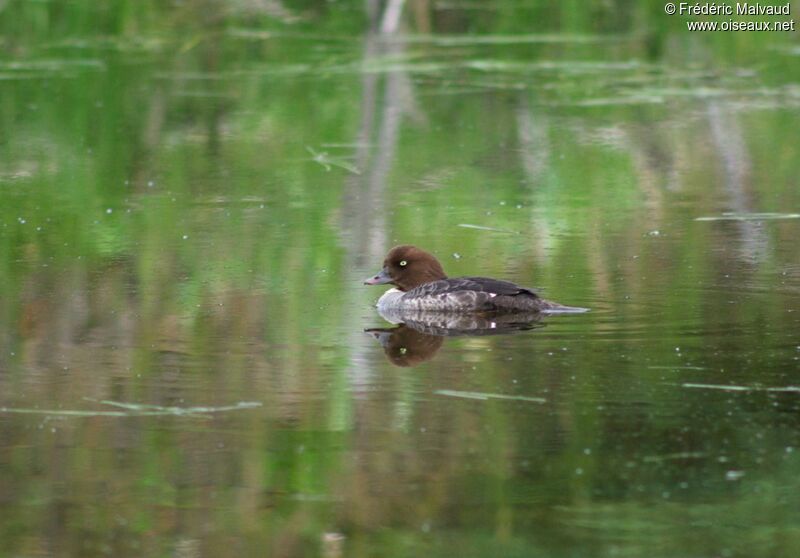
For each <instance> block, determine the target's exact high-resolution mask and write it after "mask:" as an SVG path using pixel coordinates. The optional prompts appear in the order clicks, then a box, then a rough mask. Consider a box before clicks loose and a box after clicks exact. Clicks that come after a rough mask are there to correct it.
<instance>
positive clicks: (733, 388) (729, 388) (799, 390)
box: [681, 383, 800, 393]
mask: <svg viewBox="0 0 800 558" xmlns="http://www.w3.org/2000/svg"><path fill="white" fill-rule="evenodd" d="M681 387H685V388H696V389H718V390H722V391H770V392H783V393H800V386H786V387H765V386H734V385H720V384H690V383H685V384H681Z"/></svg>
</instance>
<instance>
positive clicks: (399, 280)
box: [364, 245, 588, 313]
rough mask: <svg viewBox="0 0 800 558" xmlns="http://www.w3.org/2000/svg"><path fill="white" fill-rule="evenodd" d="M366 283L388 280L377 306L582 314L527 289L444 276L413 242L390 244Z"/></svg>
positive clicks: (381, 282)
mask: <svg viewBox="0 0 800 558" xmlns="http://www.w3.org/2000/svg"><path fill="white" fill-rule="evenodd" d="M364 284H366V285H384V284H392V285H394V286H395V287H397V288H395V289H389V290H388V291H386V292H385V293H384V294H383V296H382V297H381V298H380V299H379V300H378V309H379V310H410V311H425V312H498V313H505V312H548V313H560V312H586V311H587V310H588V308H577V307H574V306H564V305H561V304H558V303H557V302H552V301H549V300H545V299H543V298H541V297H540V296H539V295H537V294H536V293H535V292H533V291H532V290H530V289H526V288H524V287H520V286H519V285H515V284H514V283H511V282H510V281H501V280H499V279H489V278H488V277H457V278H452V279H449V278H448V277H447V275H445V273H444V269H442V265H441V264H440V263H439V261H438V260H437V259H436V258H435V257H433V256H432V255H431V254H429V253H428V252H426V251H425V250H422V249H420V248H417V247H416V246H409V245H403V246H395V247H394V248H392V249H391V250H390V251H389V253H388V254H387V255H386V259H385V260H383V269H382V270H381V271H380V273H378V274H377V275H375V276H374V277H370V278H369V279H367V280H366V281H364Z"/></svg>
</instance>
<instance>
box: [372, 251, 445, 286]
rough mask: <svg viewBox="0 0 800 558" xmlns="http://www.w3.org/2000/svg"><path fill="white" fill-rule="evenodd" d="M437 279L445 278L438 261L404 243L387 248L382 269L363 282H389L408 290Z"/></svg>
mask: <svg viewBox="0 0 800 558" xmlns="http://www.w3.org/2000/svg"><path fill="white" fill-rule="evenodd" d="M439 279H447V275H445V273H444V270H443V269H442V265H441V264H440V263H439V261H438V260H437V259H436V258H434V257H433V256H432V255H431V254H429V253H428V252H426V251H425V250H422V249H420V248H417V247H416V246H410V245H408V244H404V245H402V246H395V247H394V248H392V249H391V250H389V253H388V254H386V259H384V260H383V269H382V270H381V271H380V273H378V274H377V275H375V276H374V277H370V278H369V279H367V280H366V281H364V284H365V285H385V284H387V283H391V284H392V285H394V286H396V287H397V288H398V289H400V290H401V291H408V290H411V289H413V288H415V287H419V286H420V285H424V284H425V283H430V282H431V281H438V280H439Z"/></svg>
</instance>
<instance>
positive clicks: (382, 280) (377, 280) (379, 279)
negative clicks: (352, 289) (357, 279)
mask: <svg viewBox="0 0 800 558" xmlns="http://www.w3.org/2000/svg"><path fill="white" fill-rule="evenodd" d="M391 282H392V278H391V277H389V274H388V273H387V272H386V268H383V269H381V272H380V273H378V274H377V275H376V276H375V277H370V278H369V279H366V280H365V281H364V284H365V285H385V284H386V283H391Z"/></svg>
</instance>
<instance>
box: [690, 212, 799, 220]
mask: <svg viewBox="0 0 800 558" xmlns="http://www.w3.org/2000/svg"><path fill="white" fill-rule="evenodd" d="M772 219H800V213H723V214H722V215H716V216H715V215H710V216H706V217H695V221H768V220H772Z"/></svg>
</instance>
